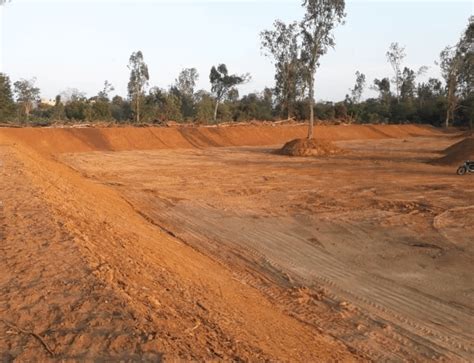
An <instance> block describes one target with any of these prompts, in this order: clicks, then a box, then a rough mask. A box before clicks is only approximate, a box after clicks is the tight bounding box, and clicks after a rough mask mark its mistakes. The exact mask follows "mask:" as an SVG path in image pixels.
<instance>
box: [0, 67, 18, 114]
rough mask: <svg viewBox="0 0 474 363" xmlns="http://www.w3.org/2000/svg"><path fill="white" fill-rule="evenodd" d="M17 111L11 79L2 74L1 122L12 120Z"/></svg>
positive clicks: (0, 87) (0, 92) (0, 85)
mask: <svg viewBox="0 0 474 363" xmlns="http://www.w3.org/2000/svg"><path fill="white" fill-rule="evenodd" d="M15 109H16V108H15V103H14V101H13V92H12V88H11V83H10V78H9V77H8V76H7V75H6V74H3V73H0V122H3V121H8V120H10V119H12V118H13V117H14V115H15Z"/></svg>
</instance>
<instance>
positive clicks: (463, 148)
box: [433, 137, 474, 165]
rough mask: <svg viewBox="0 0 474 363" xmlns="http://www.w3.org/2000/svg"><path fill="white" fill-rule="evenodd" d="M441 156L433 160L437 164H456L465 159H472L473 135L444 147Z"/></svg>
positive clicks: (473, 148) (473, 156) (473, 157)
mask: <svg viewBox="0 0 474 363" xmlns="http://www.w3.org/2000/svg"><path fill="white" fill-rule="evenodd" d="M443 153H444V154H445V155H444V156H443V157H441V158H439V159H436V160H434V161H433V163H434V164H439V165H456V164H460V163H463V162H464V161H466V160H474V137H467V138H465V139H463V140H461V141H459V142H457V143H455V144H454V145H451V146H450V147H448V148H446V149H445V150H444V151H443Z"/></svg>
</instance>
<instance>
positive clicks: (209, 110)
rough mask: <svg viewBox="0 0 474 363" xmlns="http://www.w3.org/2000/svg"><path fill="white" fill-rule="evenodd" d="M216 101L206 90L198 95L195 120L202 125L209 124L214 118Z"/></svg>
mask: <svg viewBox="0 0 474 363" xmlns="http://www.w3.org/2000/svg"><path fill="white" fill-rule="evenodd" d="M214 104H215V101H214V99H213V97H212V95H211V94H210V93H209V92H207V91H204V90H201V91H198V92H197V93H196V116H195V120H196V121H198V122H202V123H209V122H211V120H213V117H214Z"/></svg>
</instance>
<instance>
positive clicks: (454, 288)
mask: <svg viewBox="0 0 474 363" xmlns="http://www.w3.org/2000/svg"><path fill="white" fill-rule="evenodd" d="M336 130H337V129H336ZM342 130H343V131H344V132H346V130H344V129H342ZM364 130H365V129H357V128H356V129H353V130H352V131H353V133H354V135H355V136H354V138H356V139H357V138H358V137H359V138H364V140H360V139H359V140H351V137H350V135H349V134H347V135H346V134H344V133H343V131H340V132H341V134H340V139H342V140H345V141H338V146H340V147H341V148H344V149H345V150H347V152H346V153H345V154H343V155H339V156H335V157H331V158H309V159H308V158H287V157H282V156H278V155H274V154H273V153H272V150H273V149H274V148H273V147H242V146H241V147H230V148H229V147H219V148H199V149H196V148H195V147H194V148H187V149H163V147H162V146H160V147H159V148H160V149H161V150H146V148H147V146H148V144H147V143H146V142H143V147H137V149H138V150H139V151H136V150H133V149H132V148H131V147H128V146H127V147H120V145H132V144H134V141H133V140H131V139H128V143H127V144H124V143H123V141H121V143H120V144H119V143H118V140H119V138H118V136H117V138H115V139H114V138H113V137H112V136H111V135H112V133H111V131H110V132H109V134H104V135H105V136H104V135H102V136H101V138H100V140H102V141H100V142H99V139H98V138H94V137H92V136H93V135H92V133H93V132H92V131H88V132H89V133H91V135H89V136H88V137H84V135H82V136H81V138H75V139H72V140H71V143H70V144H69V145H64V146H59V145H55V143H56V142H57V141H53V139H51V138H45V140H44V142H37V146H35V147H34V148H33V149H32V148H28V147H26V146H25V145H23V144H22V143H21V138H19V137H18V135H15V133H17V132H18V131H15V132H14V133H10V134H8V133H6V135H5V136H4V137H3V140H2V138H1V135H2V133H1V132H0V141H3V142H2V143H3V144H4V146H3V147H2V160H4V165H3V168H4V170H3V172H4V175H3V176H2V183H3V182H4V180H5V182H4V183H5V185H7V187H6V188H2V193H3V195H2V196H1V198H2V200H3V211H2V218H3V223H2V225H3V227H2V238H3V240H4V241H5V243H4V244H3V245H2V256H1V258H2V261H5V264H6V266H7V269H6V273H4V274H2V276H1V279H0V282H1V284H0V288H1V289H2V295H3V296H2V300H1V303H2V305H0V309H1V310H0V317H2V318H5V320H8V322H13V323H15V324H17V325H18V326H21V327H24V328H25V329H31V330H33V329H34V330H35V332H37V333H38V334H40V336H42V337H44V340H45V341H46V342H49V344H50V346H51V347H52V349H53V350H54V351H55V353H56V354H57V357H62V358H84V357H87V358H104V359H107V358H118V357H126V358H128V359H131V360H133V359H137V358H138V357H141V358H148V359H150V360H154V359H155V360H156V358H157V357H162V356H163V357H164V358H165V359H166V358H173V357H174V358H176V357H180V358H186V359H190V358H192V359H209V358H218V359H219V358H223V359H237V358H239V359H244V360H264V359H270V360H289V361H295V360H296V361H314V360H319V361H320V360H323V361H328V360H334V359H337V360H366V359H367V360H420V361H423V360H426V361H428V360H449V361H470V360H472V357H473V346H472V341H473V339H472V338H473V331H472V328H471V327H472V326H473V324H470V323H472V322H473V304H472V301H473V300H472V298H473V294H474V289H473V286H472V277H471V276H472V265H473V262H474V255H473V249H472V240H473V239H474V234H473V233H472V232H471V231H470V229H469V226H472V224H473V222H474V213H473V211H474V184H473V183H472V180H471V179H472V178H470V177H465V178H459V177H457V176H455V175H453V172H452V170H450V168H449V167H441V166H433V165H430V164H428V163H426V161H427V160H430V159H432V158H436V157H439V154H438V152H439V151H440V150H443V149H444V148H445V147H446V146H448V145H450V144H451V143H453V142H455V140H454V139H453V138H452V137H451V136H450V135H447V136H443V135H441V134H438V133H436V132H434V131H429V130H424V129H416V128H413V127H412V128H410V129H409V128H407V129H406V130H403V128H399V129H393V128H387V129H386V130H385V129H383V128H379V129H376V131H374V129H367V130H365V131H364ZM45 131H47V130H45ZM395 131H396V132H395ZM42 132H44V131H42ZM61 132H62V131H61ZM206 132H207V131H206ZM219 132H221V133H222V134H223V135H225V137H224V136H222V135H219V134H218V133H216V134H215V135H214V136H213V137H214V139H213V140H214V143H215V144H216V145H214V146H222V144H223V143H224V144H225V142H223V141H222V140H227V141H228V143H231V144H235V142H233V141H232V140H233V139H232V133H230V132H226V131H219ZM233 132H234V133H237V131H235V130H234V131H233ZM262 132H263V131H262ZM265 132H270V131H266V130H265ZM291 132H296V133H298V132H299V131H297V130H296V131H295V129H292V131H291ZM338 132H339V131H338ZM364 132H365V134H364ZM285 133H286V131H285V130H283V131H281V130H280V131H278V132H277V135H278V137H277V138H283V137H285ZM335 134H337V133H335ZM156 135H157V134H156V133H155V136H156ZM414 135H416V136H417V137H412V136H414ZM86 136H87V135H86ZM369 136H370V137H369ZM28 137H31V136H28ZM28 137H26V136H25V138H24V140H26V139H28ZM265 137H267V136H265ZM392 137H396V138H392ZM130 138H131V137H130ZM75 140H79V141H75ZM88 140H89V141H88ZM90 140H95V141H94V142H92V141H90ZM104 140H106V142H104ZM160 140H161V139H160ZM187 140H189V137H188V138H187ZM192 140H201V142H204V141H202V140H203V138H202V137H201V136H199V137H198V136H197V134H193V135H192ZM219 140H220V141H219ZM19 141H20V142H19ZM86 141H88V142H86ZM254 141H255V143H254V144H256V143H257V141H258V140H254ZM271 141H272V139H271V137H268V138H266V139H265V140H263V141H262V140H261V143H262V144H268V143H271ZM278 141H279V139H278ZM150 142H151V141H150ZM74 143H77V144H75V145H76V146H75V148H76V149H74V148H73V147H71V144H74ZM104 145H106V147H105V146H104ZM197 146H200V145H197ZM211 146H212V145H211ZM55 149H60V150H61V151H64V152H67V153H61V154H59V153H57V152H54V150H55ZM71 149H73V150H71ZM77 149H79V150H77ZM94 150H95V151H94ZM118 150H128V151H118ZM77 151H81V152H77ZM21 201H27V202H26V203H27V204H26V205H25V206H24V207H22V202H21ZM43 234H44V236H43ZM41 240H48V241H50V242H49V243H48V244H47V245H44V246H43V244H42V243H41V242H38V241H41ZM25 241H27V243H26V242H25ZM32 261H35V262H34V263H33V262H32ZM18 276H21V277H18ZM63 281H66V282H68V281H69V282H68V285H65V286H66V287H67V293H65V290H66V288H64V286H63V285H62V284H63ZM46 292H48V293H49V294H46ZM93 296H94V297H95V298H91V297H93ZM91 300H92V301H94V302H93V303H92V302H91ZM51 301H53V302H54V303H53V304H51V303H50V302H51ZM105 301H106V302H105ZM71 306H73V307H74V306H80V307H81V308H77V309H76V310H74V309H71V308H70V307H71ZM114 314H115V315H114ZM7 318H9V319H7ZM60 327H61V328H60ZM0 329H1V327H0ZM66 331H67V333H66ZM118 332H121V333H120V334H119V333H118ZM2 334H3V335H2ZM78 336H81V337H84V338H82V340H81V339H78ZM92 337H93V338H92ZM114 342H117V343H116V344H115V345H114ZM120 342H121V343H123V344H121V343H120ZM4 347H5V348H4ZM308 347H311V349H308ZM0 350H2V351H3V350H5V351H6V352H7V353H6V354H8V355H5V356H6V357H7V358H8V357H31V354H34V353H37V352H38V351H42V354H44V357H48V353H47V349H45V347H44V346H41V342H40V341H39V340H38V339H35V338H34V337H32V336H31V335H30V336H29V335H25V334H22V333H19V332H18V331H16V332H15V329H12V328H11V327H10V328H8V327H6V328H5V329H4V330H0ZM104 352H106V353H105V354H107V355H101V354H104ZM127 354H128V355H127Z"/></svg>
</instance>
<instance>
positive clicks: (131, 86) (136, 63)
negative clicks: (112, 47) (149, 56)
mask: <svg viewBox="0 0 474 363" xmlns="http://www.w3.org/2000/svg"><path fill="white" fill-rule="evenodd" d="M128 69H130V80H129V82H128V95H129V97H130V100H131V101H132V103H133V105H134V109H135V120H136V122H137V123H138V122H140V105H141V100H142V98H143V96H144V90H145V87H146V85H147V84H148V81H149V79H150V75H149V73H148V66H147V65H146V63H145V61H144V60H143V53H142V52H141V51H138V52H134V53H132V55H131V56H130V60H129V63H128Z"/></svg>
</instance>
